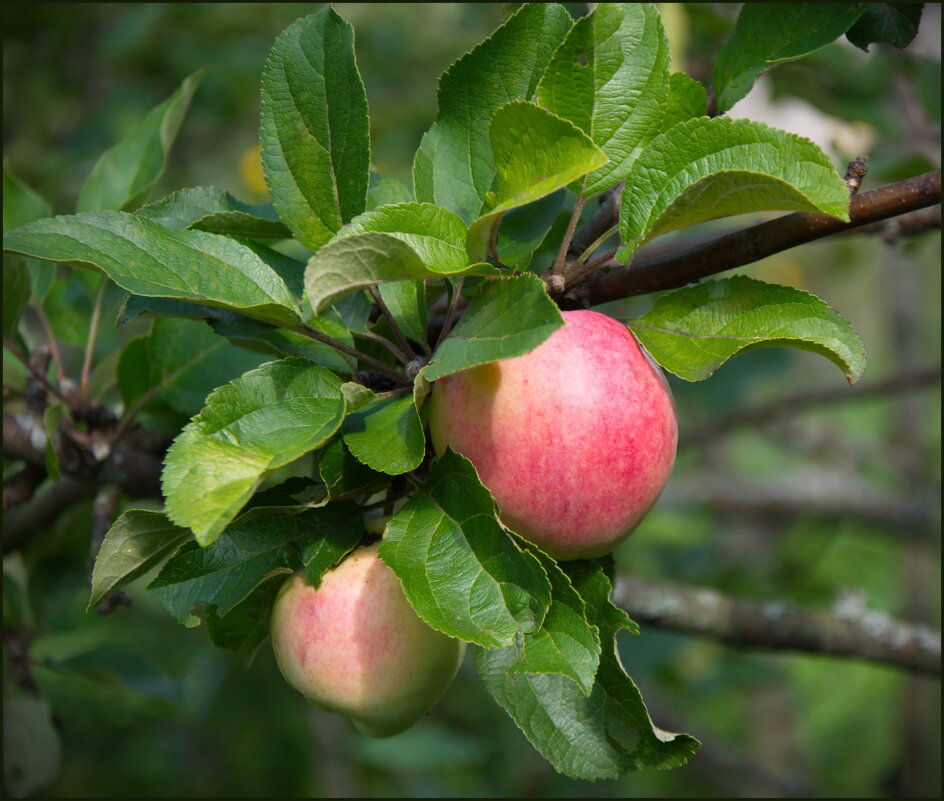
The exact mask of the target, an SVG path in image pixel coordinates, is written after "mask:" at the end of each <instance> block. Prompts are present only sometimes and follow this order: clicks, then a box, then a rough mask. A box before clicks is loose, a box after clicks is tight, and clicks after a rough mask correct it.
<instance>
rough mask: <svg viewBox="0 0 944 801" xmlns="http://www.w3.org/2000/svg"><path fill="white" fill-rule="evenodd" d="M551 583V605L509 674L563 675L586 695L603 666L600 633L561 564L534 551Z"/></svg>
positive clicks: (524, 640)
mask: <svg viewBox="0 0 944 801" xmlns="http://www.w3.org/2000/svg"><path fill="white" fill-rule="evenodd" d="M533 553H534V555H535V556H536V557H537V558H538V559H539V560H540V562H541V565H542V566H543V567H544V570H545V571H546V572H547V575H548V578H549V579H550V580H551V605H550V607H548V610H547V614H546V615H545V616H544V622H543V623H542V624H541V628H539V629H538V630H537V631H534V632H531V633H529V634H525V635H524V636H523V637H522V641H521V645H520V646H519V651H518V653H519V658H518V661H517V662H515V663H514V664H513V665H512V666H511V667H509V668H508V672H509V673H559V674H560V675H562V676H567V677H568V678H570V679H572V680H573V681H575V682H576V683H577V686H578V687H579V688H580V690H581V692H582V693H583V694H584V695H590V692H591V691H592V689H593V682H594V678H595V676H596V673H597V667H598V666H599V664H600V631H599V629H598V628H597V627H596V626H591V625H589V624H588V623H587V618H586V615H585V608H584V602H583V599H582V598H581V597H580V595H579V594H578V593H577V591H576V590H575V589H574V588H573V586H572V585H571V583H570V579H569V578H568V577H567V574H566V573H564V572H563V571H562V570H561V569H560V567H558V565H557V562H555V561H554V560H553V559H551V558H550V557H548V556H547V555H546V554H544V553H543V552H542V551H540V550H538V549H536V548H535V549H534V550H533Z"/></svg>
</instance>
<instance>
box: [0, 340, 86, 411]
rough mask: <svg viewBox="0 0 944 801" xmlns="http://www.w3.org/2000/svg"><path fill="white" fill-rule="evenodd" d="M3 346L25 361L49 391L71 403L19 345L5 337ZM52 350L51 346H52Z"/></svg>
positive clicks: (31, 372) (24, 363) (32, 374)
mask: <svg viewBox="0 0 944 801" xmlns="http://www.w3.org/2000/svg"><path fill="white" fill-rule="evenodd" d="M3 347H5V348H6V349H7V350H8V351H10V353H12V354H13V355H14V356H16V358H17V359H19V360H20V361H21V362H22V363H23V365H24V366H25V367H26V369H27V370H28V371H29V374H30V375H31V376H32V377H33V378H35V379H36V380H37V381H38V382H39V383H40V384H41V385H42V386H43V388H44V389H45V390H46V391H47V392H49V393H50V394H52V395H55V396H56V397H57V398H59V400H61V401H62V402H63V403H66V404H68V403H70V401H69V399H68V398H67V397H66V396H65V395H63V394H62V392H61V391H60V390H59V389H58V388H57V387H55V386H53V385H52V384H50V383H49V381H48V380H47V379H46V376H44V375H40V373H38V372H37V371H36V369H35V368H34V367H33V365H32V364H30V360H29V359H28V358H27V356H26V354H25V353H23V351H21V350H20V348H19V347H18V346H17V344H16V343H15V342H12V341H11V340H9V339H4V340H3ZM50 351H51V352H52V349H51V348H50ZM54 358H55V357H54Z"/></svg>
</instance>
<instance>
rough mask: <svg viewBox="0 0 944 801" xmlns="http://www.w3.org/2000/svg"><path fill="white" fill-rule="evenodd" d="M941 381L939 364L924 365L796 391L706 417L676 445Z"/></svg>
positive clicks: (700, 443)
mask: <svg viewBox="0 0 944 801" xmlns="http://www.w3.org/2000/svg"><path fill="white" fill-rule="evenodd" d="M940 381H941V368H940V367H939V366H938V367H924V368H921V369H917V370H904V371H902V372H900V373H896V374H895V375H892V376H889V377H888V378H885V379H883V380H882V381H874V382H872V383H870V384H865V385H863V384H857V385H856V386H854V387H848V386H843V387H839V388H829V389H815V390H808V391H806V392H799V393H797V394H795V395H791V396H790V397H787V398H782V399H780V400H777V401H774V402H773V403H768V404H764V405H762V406H755V407H753V408H747V409H737V410H735V411H733V412H731V413H730V414H727V415H724V416H723V417H719V418H717V419H715V420H709V421H707V422H704V423H701V424H700V425H697V426H695V427H693V428H691V429H689V430H688V431H683V432H680V438H679V446H680V447H684V446H685V445H703V444H705V443H706V442H712V441H714V440H717V439H719V438H720V437H723V436H724V435H726V434H728V433H729V432H730V431H733V430H736V429H738V428H748V427H751V426H761V425H768V424H770V423H776V422H777V421H779V420H782V419H783V418H785V417H790V416H793V415H797V414H800V413H801V412H805V411H806V410H807V409H811V408H815V407H817V406H828V405H830V404H834V403H845V402H847V401H854V400H863V399H868V398H875V397H881V396H883V395H901V394H904V393H907V392H916V391H919V390H922V389H926V388H927V387H930V386H933V385H934V384H939V383H940Z"/></svg>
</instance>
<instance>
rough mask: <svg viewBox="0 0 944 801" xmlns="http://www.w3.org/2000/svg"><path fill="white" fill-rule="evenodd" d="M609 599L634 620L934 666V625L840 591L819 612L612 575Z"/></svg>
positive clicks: (751, 643)
mask: <svg viewBox="0 0 944 801" xmlns="http://www.w3.org/2000/svg"><path fill="white" fill-rule="evenodd" d="M614 600H615V602H616V604H617V605H618V606H620V607H622V608H623V609H625V610H626V611H627V612H628V613H629V615H630V616H631V617H632V618H633V619H634V620H636V621H637V622H639V623H643V624H649V625H652V626H657V627H659V628H666V629H671V630H674V631H682V632H686V633H688V634H694V635H697V636H701V637H707V638H710V639H712V640H717V641H719V642H722V643H724V644H726V645H732V646H737V647H741V646H744V647H749V648H763V649H769V650H774V651H799V652H806V653H815V654H824V655H828V656H837V657H849V658H853V659H862V660H865V661H868V662H878V663H881V664H885V665H890V666H892V667H896V668H900V669H903V670H909V671H913V672H916V673H925V674H929V675H937V676H939V675H940V671H941V633H940V632H939V631H934V630H933V629H930V628H928V627H927V626H921V625H916V624H912V623H906V622H904V621H901V620H895V619H893V618H891V617H889V616H888V615H886V614H884V613H881V612H875V611H871V610H868V609H866V608H865V605H864V603H863V601H862V599H861V596H855V595H845V596H842V597H840V598H839V600H837V602H836V604H835V605H834V606H833V609H832V610H831V612H822V611H816V610H812V609H805V608H803V607H799V606H793V605H790V604H784V603H765V604H755V603H748V602H746V601H739V600H736V599H734V598H729V597H726V596H724V595H722V594H721V593H720V592H717V591H716V590H712V589H708V588H704V587H686V586H682V585H677V584H666V583H661V582H653V581H645V580H643V579H638V578H635V577H630V576H625V575H620V576H619V578H618V580H617V583H616V590H615V593H614Z"/></svg>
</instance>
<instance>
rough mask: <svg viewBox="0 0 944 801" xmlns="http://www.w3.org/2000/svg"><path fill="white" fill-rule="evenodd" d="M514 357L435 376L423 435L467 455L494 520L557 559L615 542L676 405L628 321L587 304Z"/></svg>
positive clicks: (635, 514) (651, 498)
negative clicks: (491, 500)
mask: <svg viewBox="0 0 944 801" xmlns="http://www.w3.org/2000/svg"><path fill="white" fill-rule="evenodd" d="M563 315H564V327H563V328H559V329H558V330H557V331H555V332H554V333H553V334H552V335H551V336H550V337H549V338H548V339H547V340H546V341H545V342H543V343H542V344H541V345H539V346H538V347H537V348H535V349H534V350H532V351H531V352H530V353H527V354H525V355H524V356H518V357H517V358H513V359H504V360H501V361H497V362H491V363H490V364H484V365H481V366H479V367H474V368H471V369H469V370H465V371H463V372H461V373H455V374H453V375H450V376H446V377H445V378H442V379H440V380H439V381H437V382H436V384H435V386H434V387H433V394H432V399H431V405H430V421H429V422H430V433H431V435H432V440H433V446H434V447H435V449H436V452H437V453H438V454H440V455H442V453H443V452H444V451H445V449H446V447H450V448H452V449H453V450H454V451H457V452H459V453H461V454H462V455H463V456H465V457H466V458H467V459H469V461H471V462H472V464H473V465H474V466H475V468H476V470H477V471H478V474H479V478H480V479H481V481H482V483H483V484H484V485H485V486H486V487H488V489H489V490H490V491H491V493H492V495H493V496H494V497H495V500H496V501H497V503H498V507H499V511H500V516H501V519H502V521H503V522H504V523H505V525H507V526H508V527H509V528H511V529H512V530H513V531H515V532H517V533H518V534H520V535H521V536H523V537H525V538H526V539H528V540H530V541H532V542H534V543H535V544H537V545H538V546H540V547H541V548H542V549H543V550H544V551H546V552H547V553H548V554H550V555H551V556H553V557H555V558H557V559H562V560H564V559H588V558H592V557H596V556H601V555H603V554H606V553H609V552H610V551H612V550H613V549H614V548H615V547H616V546H617V545H619V544H620V543H621V542H622V541H623V540H624V539H625V538H626V537H627V536H629V534H630V533H631V532H632V530H633V529H634V528H635V527H636V526H637V525H638V523H639V521H640V520H642V518H643V517H644V516H645V514H646V512H647V511H648V510H649V508H650V507H651V506H652V505H653V503H655V500H656V498H657V497H658V496H659V493H660V492H661V491H662V488H663V487H664V486H665V483H666V481H668V478H669V474H670V473H671V471H672V465H673V463H674V461H675V447H676V442H677V440H678V425H677V422H676V418H675V404H674V402H673V400H672V393H671V391H670V390H669V386H668V383H667V382H666V380H665V377H664V376H663V375H662V371H661V370H660V369H659V367H658V366H657V365H656V364H655V363H654V362H653V361H652V359H651V358H650V357H649V355H648V354H647V353H646V352H645V351H644V350H643V349H642V347H641V346H640V345H639V343H638V342H637V341H636V338H635V337H634V336H633V334H632V333H631V332H630V331H629V329H628V328H627V327H626V326H625V325H623V324H622V323H619V322H617V321H616V320H614V319H613V318H612V317H608V316H607V315H605V314H600V313H599V312H594V311H570V312H564V313H563Z"/></svg>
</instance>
